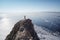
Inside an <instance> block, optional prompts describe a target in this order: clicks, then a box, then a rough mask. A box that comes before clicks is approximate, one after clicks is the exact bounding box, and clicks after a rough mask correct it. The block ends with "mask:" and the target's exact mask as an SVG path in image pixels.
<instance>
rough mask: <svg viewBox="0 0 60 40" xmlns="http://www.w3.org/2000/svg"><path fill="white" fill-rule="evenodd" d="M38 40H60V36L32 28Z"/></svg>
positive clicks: (36, 27) (40, 28) (38, 28)
mask: <svg viewBox="0 0 60 40" xmlns="http://www.w3.org/2000/svg"><path fill="white" fill-rule="evenodd" d="M34 28H35V31H36V32H37V34H38V36H39V38H40V40H60V36H54V35H52V33H50V32H48V31H46V30H44V29H43V28H42V27H38V26H36V25H35V26H34Z"/></svg>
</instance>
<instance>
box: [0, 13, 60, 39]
mask: <svg viewBox="0 0 60 40" xmlns="http://www.w3.org/2000/svg"><path fill="white" fill-rule="evenodd" d="M24 15H26V16H27V18H30V19H32V21H33V23H34V24H36V25H39V26H42V27H45V28H48V29H50V30H52V31H55V32H56V31H58V32H60V13H59V12H58V13H57V12H56V13H50V12H49V13H0V40H4V39H5V38H6V36H7V34H9V32H10V31H11V30H12V28H13V26H14V24H15V23H16V22H18V21H19V20H21V19H23V16H24Z"/></svg>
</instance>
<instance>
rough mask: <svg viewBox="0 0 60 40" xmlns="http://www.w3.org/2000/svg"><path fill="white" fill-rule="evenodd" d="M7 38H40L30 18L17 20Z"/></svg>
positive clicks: (16, 39) (35, 39) (31, 39)
mask: <svg viewBox="0 0 60 40" xmlns="http://www.w3.org/2000/svg"><path fill="white" fill-rule="evenodd" d="M5 40H39V38H38V36H37V33H36V32H35V30H34V25H33V24H32V21H31V20H30V19H26V20H21V21H19V22H17V23H16V24H15V25H14V27H13V29H12V31H11V32H10V34H9V35H8V36H7V37H6V39H5Z"/></svg>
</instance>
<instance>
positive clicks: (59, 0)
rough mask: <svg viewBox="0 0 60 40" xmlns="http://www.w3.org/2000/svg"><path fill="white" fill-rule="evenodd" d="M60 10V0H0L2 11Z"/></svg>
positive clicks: (0, 9) (0, 10)
mask: <svg viewBox="0 0 60 40" xmlns="http://www.w3.org/2000/svg"><path fill="white" fill-rule="evenodd" d="M41 11H49V12H51V11H52V12H60V0H0V12H41Z"/></svg>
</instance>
